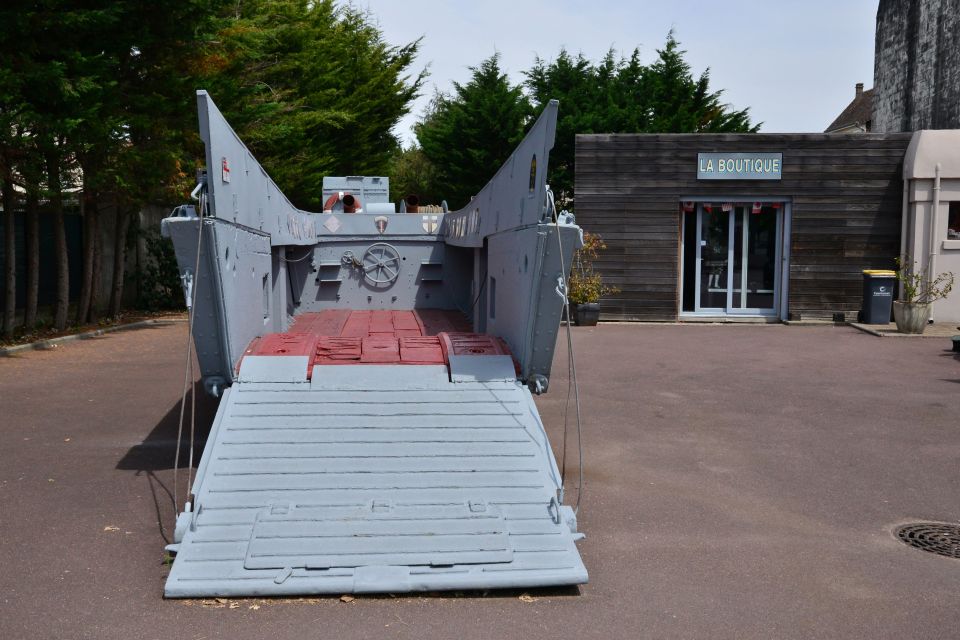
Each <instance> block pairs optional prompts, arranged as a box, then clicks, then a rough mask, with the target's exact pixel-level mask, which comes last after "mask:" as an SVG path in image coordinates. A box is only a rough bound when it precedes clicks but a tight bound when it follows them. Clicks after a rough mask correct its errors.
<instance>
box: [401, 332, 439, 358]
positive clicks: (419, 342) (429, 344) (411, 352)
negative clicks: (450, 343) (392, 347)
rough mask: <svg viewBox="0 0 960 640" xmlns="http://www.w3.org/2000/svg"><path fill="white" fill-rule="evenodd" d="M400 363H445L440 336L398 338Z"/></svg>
mask: <svg viewBox="0 0 960 640" xmlns="http://www.w3.org/2000/svg"><path fill="white" fill-rule="evenodd" d="M400 362H401V364H446V362H447V361H446V359H445V358H444V357H443V349H442V348H441V347H440V338H439V337H437V336H426V337H422V338H400Z"/></svg>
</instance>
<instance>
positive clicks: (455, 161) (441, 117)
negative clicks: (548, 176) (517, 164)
mask: <svg viewBox="0 0 960 640" xmlns="http://www.w3.org/2000/svg"><path fill="white" fill-rule="evenodd" d="M470 71H471V78H470V80H469V82H467V83H465V84H459V83H456V82H455V83H454V93H453V95H451V96H447V95H443V94H439V93H438V94H437V95H436V97H435V98H434V101H433V105H432V107H431V109H430V110H429V111H428V112H427V113H426V114H425V116H424V117H423V119H422V120H421V121H420V122H419V123H418V124H417V125H416V127H415V128H414V131H415V133H416V135H417V139H418V141H419V142H420V146H421V148H422V149H423V154H424V155H425V156H426V157H427V159H428V160H429V161H430V162H431V163H432V164H433V166H434V167H435V169H436V180H435V186H434V191H435V192H437V193H439V194H441V196H442V197H443V198H445V199H446V200H447V202H448V203H449V205H450V208H451V209H452V210H455V209H459V208H462V207H463V206H465V205H466V204H467V203H468V202H469V201H470V197H471V196H473V195H475V194H476V193H477V192H478V191H480V189H482V188H483V186H484V185H485V184H486V183H487V181H488V180H490V178H492V177H493V175H494V174H495V173H496V172H497V170H498V169H499V168H500V166H501V165H502V164H503V163H504V162H505V161H506V159H507V158H508V157H509V156H510V153H511V152H512V151H513V149H514V147H516V146H517V144H519V142H520V141H521V140H522V139H523V135H524V130H525V128H526V127H527V125H528V124H529V123H530V119H531V118H530V116H531V115H532V110H531V107H530V103H529V101H528V100H527V98H526V96H525V95H524V94H523V90H522V88H521V87H519V86H514V85H512V84H511V83H510V81H509V79H508V78H507V75H506V74H505V73H504V72H503V71H502V70H501V69H500V60H499V54H494V55H493V56H491V57H490V58H487V59H486V60H484V61H483V62H481V63H480V64H479V65H477V66H476V67H470Z"/></svg>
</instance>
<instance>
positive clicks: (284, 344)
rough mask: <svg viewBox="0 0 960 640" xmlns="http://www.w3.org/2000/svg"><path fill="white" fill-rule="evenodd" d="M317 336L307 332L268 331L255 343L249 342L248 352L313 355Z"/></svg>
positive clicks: (266, 354)
mask: <svg viewBox="0 0 960 640" xmlns="http://www.w3.org/2000/svg"><path fill="white" fill-rule="evenodd" d="M316 344H317V336H315V335H311V334H307V333H299V334H297V333H268V334H267V335H265V336H263V337H262V338H260V339H259V340H257V341H256V344H253V343H251V344H250V347H249V348H248V349H247V353H248V354H252V355H258V356H313V354H314V352H315V350H316Z"/></svg>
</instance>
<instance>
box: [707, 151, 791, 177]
mask: <svg viewBox="0 0 960 640" xmlns="http://www.w3.org/2000/svg"><path fill="white" fill-rule="evenodd" d="M782 169H783V154H782V153H698V154H697V179H698V180H779V179H780V178H781V175H780V172H781V170H782Z"/></svg>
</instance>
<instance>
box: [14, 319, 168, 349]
mask: <svg viewBox="0 0 960 640" xmlns="http://www.w3.org/2000/svg"><path fill="white" fill-rule="evenodd" d="M186 321H187V319H186V318H156V319H151V320H140V321H139V322H130V323H128V324H118V325H116V326H113V327H104V328H103V329H95V330H93V331H84V332H83V333H74V334H71V335H68V336H60V337H57V338H49V339H47V340H37V341H36V342H28V343H26V344H17V345H14V346H12V347H0V357H4V356H13V355H16V354H18V353H20V352H22V351H32V350H37V351H43V350H46V349H55V348H56V347H58V346H59V345H61V344H63V343H65V342H73V341H74V340H88V339H90V338H96V337H98V336H102V335H105V334H107V333H113V332H115V331H126V330H128V329H142V328H143V327H148V326H153V325H166V324H174V323H178V322H186Z"/></svg>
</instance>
